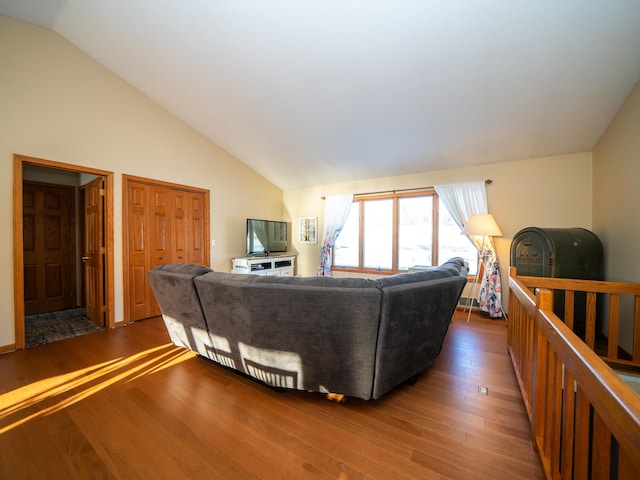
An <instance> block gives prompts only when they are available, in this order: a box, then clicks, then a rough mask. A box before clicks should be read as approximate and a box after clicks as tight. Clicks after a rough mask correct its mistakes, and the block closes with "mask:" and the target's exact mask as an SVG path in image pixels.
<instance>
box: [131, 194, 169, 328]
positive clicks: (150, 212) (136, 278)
mask: <svg viewBox="0 0 640 480" xmlns="http://www.w3.org/2000/svg"><path fill="white" fill-rule="evenodd" d="M127 189H128V195H127V198H128V202H127V203H128V205H127V211H128V215H127V229H128V239H129V240H128V245H127V248H128V252H129V256H128V258H129V262H128V263H129V265H128V267H127V270H128V275H129V288H128V289H127V291H128V293H129V314H130V318H129V320H130V321H135V320H140V319H143V318H149V317H153V316H156V315H159V314H160V307H158V304H157V302H156V299H155V297H154V296H153V292H152V290H151V286H150V285H149V282H148V280H147V271H148V270H151V269H152V268H155V267H157V266H158V265H164V264H165V263H169V262H170V261H171V252H170V248H171V247H170V240H171V235H170V233H169V230H168V228H169V227H168V218H167V207H168V205H167V203H168V196H169V190H168V189H167V188H166V187H162V186H157V185H149V184H146V183H141V182H129V184H128V186H127Z"/></svg>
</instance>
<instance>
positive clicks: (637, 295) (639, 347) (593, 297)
mask: <svg viewBox="0 0 640 480" xmlns="http://www.w3.org/2000/svg"><path fill="white" fill-rule="evenodd" d="M512 269H513V276H516V275H515V269H514V268H513V267H512ZM510 275H511V272H510ZM517 278H518V281H519V282H520V283H521V284H522V285H523V286H525V287H527V289H529V290H530V291H534V290H535V289H536V288H547V289H550V290H554V291H560V292H564V294H565V298H566V301H565V304H564V321H565V323H566V324H567V325H569V327H570V328H573V325H574V315H575V312H574V299H575V298H576V297H575V293H576V292H585V294H586V297H585V298H586V305H585V311H586V318H585V319H582V320H585V332H584V335H585V336H584V339H583V340H584V342H585V343H586V344H587V345H588V346H589V347H590V348H591V349H595V348H596V338H597V336H598V334H604V336H605V337H606V338H607V346H606V352H607V353H606V354H603V355H601V356H602V358H603V359H605V361H607V362H609V363H612V364H615V365H621V366H636V367H640V284H638V283H628V282H605V281H601V280H577V279H567V278H552V277H530V276H518V277H517ZM625 295H626V296H631V297H632V298H633V309H632V311H633V313H632V316H633V318H632V323H633V338H632V340H631V351H630V352H623V353H625V354H628V355H629V357H630V358H620V353H621V351H620V350H619V346H618V340H619V335H620V313H621V312H620V300H621V298H623V296H625ZM601 296H602V297H603V298H600V297H601ZM556 300H557V298H556ZM596 303H599V305H598V306H600V305H602V306H604V305H605V304H607V303H608V312H607V318H608V324H607V330H606V331H605V332H598V331H597V330H596V329H597V325H596V317H597V313H596V311H597V307H598V306H597V305H596ZM556 307H558V306H556ZM560 308H562V305H560Z"/></svg>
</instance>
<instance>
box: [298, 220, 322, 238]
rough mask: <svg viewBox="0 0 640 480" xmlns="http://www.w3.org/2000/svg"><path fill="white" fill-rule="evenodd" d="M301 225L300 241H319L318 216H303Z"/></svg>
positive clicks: (300, 221)
mask: <svg viewBox="0 0 640 480" xmlns="http://www.w3.org/2000/svg"><path fill="white" fill-rule="evenodd" d="M298 223H299V225H300V229H299V235H298V241H299V242H300V243H318V228H317V225H318V217H303V218H301V219H300V220H299V221H298Z"/></svg>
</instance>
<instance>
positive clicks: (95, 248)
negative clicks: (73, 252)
mask: <svg viewBox="0 0 640 480" xmlns="http://www.w3.org/2000/svg"><path fill="white" fill-rule="evenodd" d="M83 188H84V191H85V194H84V224H85V242H84V248H85V253H84V255H83V259H84V261H85V263H84V275H85V288H86V292H85V304H86V311H87V317H88V318H89V319H91V320H92V321H93V322H94V323H95V324H96V325H99V326H104V325H105V318H104V314H105V308H103V307H104V277H103V275H102V272H103V265H104V226H103V211H104V202H103V199H104V190H103V179H102V177H97V178H95V179H94V180H92V181H91V182H89V183H87V184H86V185H84V187H83Z"/></svg>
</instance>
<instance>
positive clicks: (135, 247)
mask: <svg viewBox="0 0 640 480" xmlns="http://www.w3.org/2000/svg"><path fill="white" fill-rule="evenodd" d="M124 182H125V184H126V187H125V191H126V197H125V202H124V204H125V205H124V211H126V212H127V221H126V223H125V232H124V233H125V235H124V236H125V239H126V242H125V249H126V251H125V255H124V257H125V287H126V292H128V294H127V297H126V299H125V311H126V314H128V318H127V321H136V320H141V319H144V318H149V317H153V316H156V315H159V314H160V308H159V307H158V304H157V302H156V300H155V297H154V295H153V291H152V289H151V285H150V284H149V282H148V280H147V271H149V270H151V269H153V268H156V267H157V266H159V265H164V264H166V263H170V262H171V263H201V264H203V263H205V262H208V261H209V258H208V248H207V247H208V232H207V228H206V226H208V219H207V218H206V217H207V216H208V198H209V197H208V192H205V191H200V190H197V189H193V190H191V189H189V188H188V187H177V186H173V185H172V184H163V183H157V182H154V181H152V180H146V179H134V178H127V177H126V176H125V178H124ZM205 199H206V200H205ZM194 236H195V237H198V238H194Z"/></svg>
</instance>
